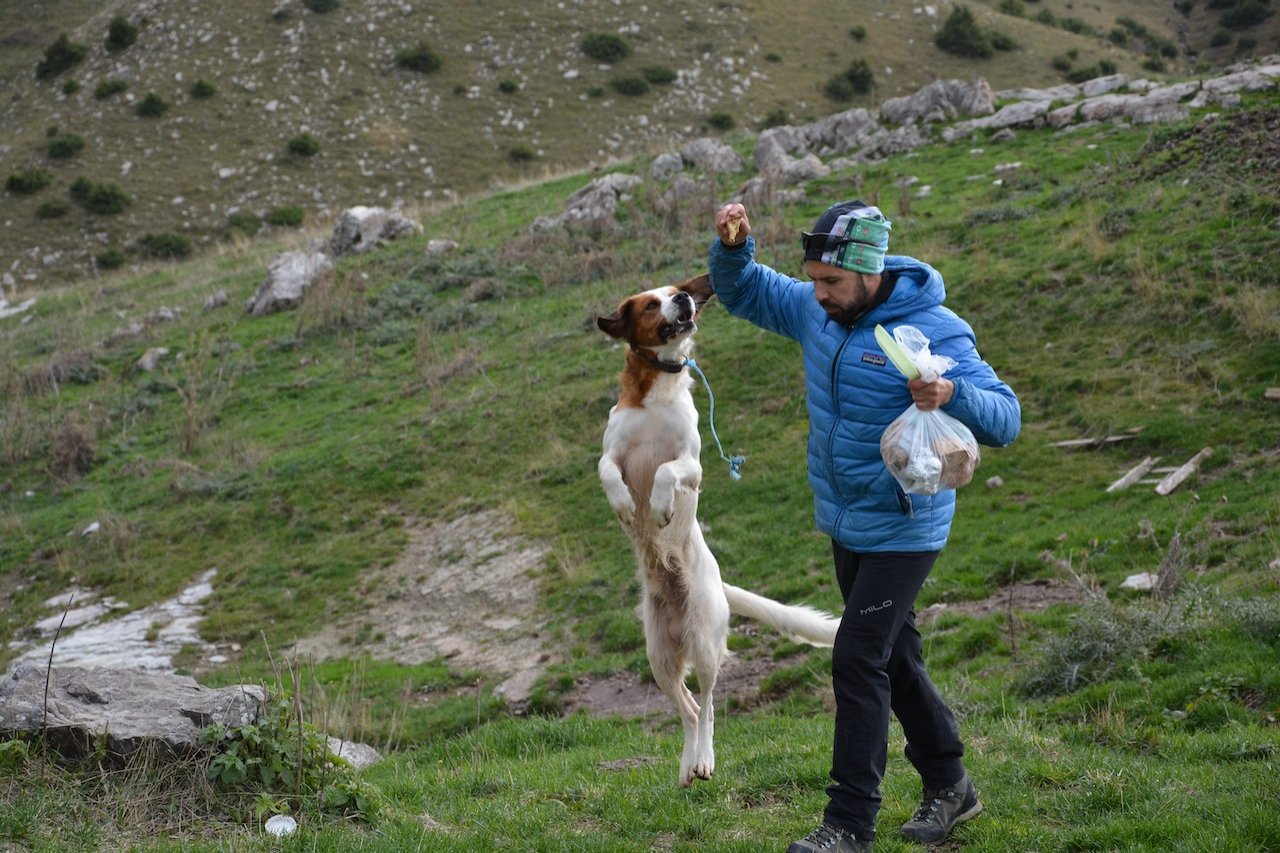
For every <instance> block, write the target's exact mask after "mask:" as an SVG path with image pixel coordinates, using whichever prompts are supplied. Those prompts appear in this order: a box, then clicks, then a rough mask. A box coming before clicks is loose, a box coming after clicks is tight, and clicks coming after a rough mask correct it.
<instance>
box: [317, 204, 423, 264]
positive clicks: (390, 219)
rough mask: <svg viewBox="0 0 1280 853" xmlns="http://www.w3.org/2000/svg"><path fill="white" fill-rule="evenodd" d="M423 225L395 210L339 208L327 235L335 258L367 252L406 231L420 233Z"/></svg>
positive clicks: (402, 234)
mask: <svg viewBox="0 0 1280 853" xmlns="http://www.w3.org/2000/svg"><path fill="white" fill-rule="evenodd" d="M421 233H422V225H420V224H419V223H417V222H414V221H413V220H412V219H409V218H408V217H407V216H405V215H404V214H403V213H401V212H400V211H398V210H386V209H384V208H381V207H352V208H349V209H347V210H344V211H342V215H341V216H339V217H338V223H337V224H336V225H334V226H333V236H332V237H330V238H329V251H330V252H331V253H332V254H333V256H334V257H335V258H337V257H341V256H343V255H357V254H360V253H361V252H368V251H370V250H371V249H373V248H374V247H375V246H377V245H378V244H379V243H383V242H385V241H387V240H395V239H397V238H399V237H403V236H404V235H406V234H421Z"/></svg>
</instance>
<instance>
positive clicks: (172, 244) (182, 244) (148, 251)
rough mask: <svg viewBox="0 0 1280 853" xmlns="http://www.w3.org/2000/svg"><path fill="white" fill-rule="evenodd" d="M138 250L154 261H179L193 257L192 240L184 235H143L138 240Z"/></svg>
mask: <svg viewBox="0 0 1280 853" xmlns="http://www.w3.org/2000/svg"><path fill="white" fill-rule="evenodd" d="M138 250H139V251H140V252H141V253H142V255H143V256H144V257H147V258H152V259H154V260H177V259H179V258H186V257H189V256H190V255H191V240H190V239H188V238H187V237H185V236H183V235H182V234H172V233H162V234H143V235H142V236H141V237H139V238H138Z"/></svg>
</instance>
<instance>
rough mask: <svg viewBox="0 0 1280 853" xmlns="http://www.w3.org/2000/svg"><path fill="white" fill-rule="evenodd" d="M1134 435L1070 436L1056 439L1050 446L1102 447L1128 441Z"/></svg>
mask: <svg viewBox="0 0 1280 853" xmlns="http://www.w3.org/2000/svg"><path fill="white" fill-rule="evenodd" d="M1131 438H1133V436H1132V435H1108V436H1106V437H1105V438H1069V439H1067V440H1066V441H1055V442H1053V443H1052V444H1050V445H1049V446H1050V447H1101V446H1102V445H1104V444H1114V443H1115V442H1117V441H1128V440H1129V439H1131Z"/></svg>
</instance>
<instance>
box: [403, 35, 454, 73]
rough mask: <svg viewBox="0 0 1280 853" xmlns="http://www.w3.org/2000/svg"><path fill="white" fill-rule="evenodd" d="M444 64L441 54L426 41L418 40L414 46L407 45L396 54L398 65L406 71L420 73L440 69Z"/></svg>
mask: <svg viewBox="0 0 1280 853" xmlns="http://www.w3.org/2000/svg"><path fill="white" fill-rule="evenodd" d="M442 64H443V63H442V62H441V61H440V55H439V54H437V53H436V52H435V51H434V50H432V49H431V47H430V46H429V45H428V44H427V43H426V42H418V43H417V44H416V45H414V46H413V47H407V48H405V49H404V50H402V51H400V52H399V53H397V54H396V65H398V66H399V67H401V68H403V69H405V70H406V71H417V72H418V73H419V74H430V73H431V72H432V71H438V70H440V66H441V65H442Z"/></svg>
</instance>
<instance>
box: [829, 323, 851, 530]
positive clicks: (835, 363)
mask: <svg viewBox="0 0 1280 853" xmlns="http://www.w3.org/2000/svg"><path fill="white" fill-rule="evenodd" d="M852 338H853V329H849V330H848V331H847V332H846V333H845V336H844V340H843V341H841V342H840V346H839V347H837V348H836V354H835V356H834V357H832V359H831V414H832V418H831V429H830V430H828V431H827V482H828V483H830V484H831V486H832V488H833V489H835V488H837V487H836V467H835V446H836V429H837V428H838V427H839V425H840V383H839V381H838V374H839V373H840V359H841V357H842V356H843V355H844V348H845V347H847V346H848V345H849V341H850V340H851V339H852ZM837 494H839V495H840V498H841V502H842V507H843V501H844V498H845V495H844V493H843V492H837ZM843 513H844V510H843V508H842V509H841V514H842V515H843Z"/></svg>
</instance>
